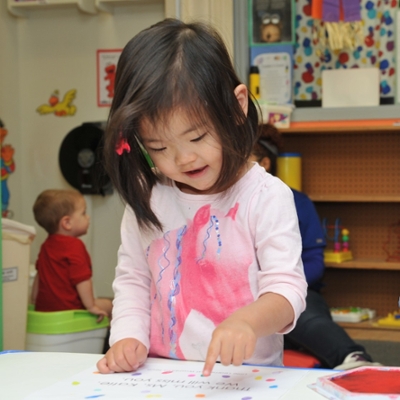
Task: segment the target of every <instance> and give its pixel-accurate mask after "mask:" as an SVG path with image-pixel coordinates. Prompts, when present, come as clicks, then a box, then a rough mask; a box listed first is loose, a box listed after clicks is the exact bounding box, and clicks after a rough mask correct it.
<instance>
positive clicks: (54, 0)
mask: <svg viewBox="0 0 400 400" xmlns="http://www.w3.org/2000/svg"><path fill="white" fill-rule="evenodd" d="M149 3H159V4H163V3H164V0H7V5H8V10H9V12H10V13H11V14H12V15H13V16H15V17H22V18H27V17H28V16H29V13H30V12H31V11H38V10H47V9H55V8H57V9H62V8H71V7H74V8H77V9H78V10H79V11H81V12H83V13H86V14H92V15H95V14H97V13H98V11H104V12H108V13H113V12H114V9H115V8H116V7H120V6H130V5H136V4H149Z"/></svg>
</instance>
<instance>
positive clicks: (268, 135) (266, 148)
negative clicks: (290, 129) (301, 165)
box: [252, 124, 283, 175]
mask: <svg viewBox="0 0 400 400" xmlns="http://www.w3.org/2000/svg"><path fill="white" fill-rule="evenodd" d="M282 150H283V137H282V135H281V133H280V132H279V131H278V129H277V128H275V126H274V125H271V124H265V125H263V127H262V129H261V134H260V136H259V138H258V140H257V142H256V143H255V145H254V147H253V151H252V154H253V155H254V156H255V157H256V158H257V161H258V162H260V161H261V160H262V159H263V158H264V157H268V158H269V160H270V162H271V166H270V168H269V172H270V173H271V174H272V175H276V159H277V158H278V154H279V153H281V152H282Z"/></svg>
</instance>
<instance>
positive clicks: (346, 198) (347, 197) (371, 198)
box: [308, 194, 400, 203]
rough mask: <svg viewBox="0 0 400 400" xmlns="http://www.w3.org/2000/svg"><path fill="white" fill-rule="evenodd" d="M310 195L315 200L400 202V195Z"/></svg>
mask: <svg viewBox="0 0 400 400" xmlns="http://www.w3.org/2000/svg"><path fill="white" fill-rule="evenodd" d="M308 196H309V197H310V199H311V200H312V201H315V202H339V203H344V202H348V203H400V195H388V196H385V195H351V194H330V195H325V194H309V195H308Z"/></svg>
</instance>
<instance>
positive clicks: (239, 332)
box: [203, 316, 257, 376]
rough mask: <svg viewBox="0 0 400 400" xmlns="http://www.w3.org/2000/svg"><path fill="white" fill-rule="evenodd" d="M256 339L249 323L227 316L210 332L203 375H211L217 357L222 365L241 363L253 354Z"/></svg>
mask: <svg viewBox="0 0 400 400" xmlns="http://www.w3.org/2000/svg"><path fill="white" fill-rule="evenodd" d="M256 341H257V337H256V334H255V332H254V330H253V328H252V327H251V326H250V324H248V323H247V322H245V321H243V320H240V319H237V318H234V317H232V316H231V317H229V318H227V319H226V320H225V321H223V322H222V323H221V324H219V325H218V326H217V327H216V328H215V330H214V332H213V334H212V338H211V342H210V345H209V346H208V352H207V357H206V361H205V364H204V369H203V375H204V376H209V375H211V372H212V370H213V368H214V365H215V363H216V361H217V359H218V357H219V358H220V361H221V364H223V365H231V364H233V365H236V366H239V365H242V363H243V361H244V360H246V359H249V358H250V357H251V356H252V355H253V353H254V349H255V346H256Z"/></svg>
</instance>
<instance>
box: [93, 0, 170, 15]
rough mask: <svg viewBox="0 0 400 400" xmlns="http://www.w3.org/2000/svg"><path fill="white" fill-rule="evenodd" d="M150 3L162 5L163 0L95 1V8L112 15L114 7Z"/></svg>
mask: <svg viewBox="0 0 400 400" xmlns="http://www.w3.org/2000/svg"><path fill="white" fill-rule="evenodd" d="M150 3H153V4H163V3H164V0H96V7H97V8H98V9H99V10H100V11H104V12H107V13H111V14H112V13H113V12H114V10H115V8H116V7H120V6H129V5H134V4H150Z"/></svg>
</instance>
